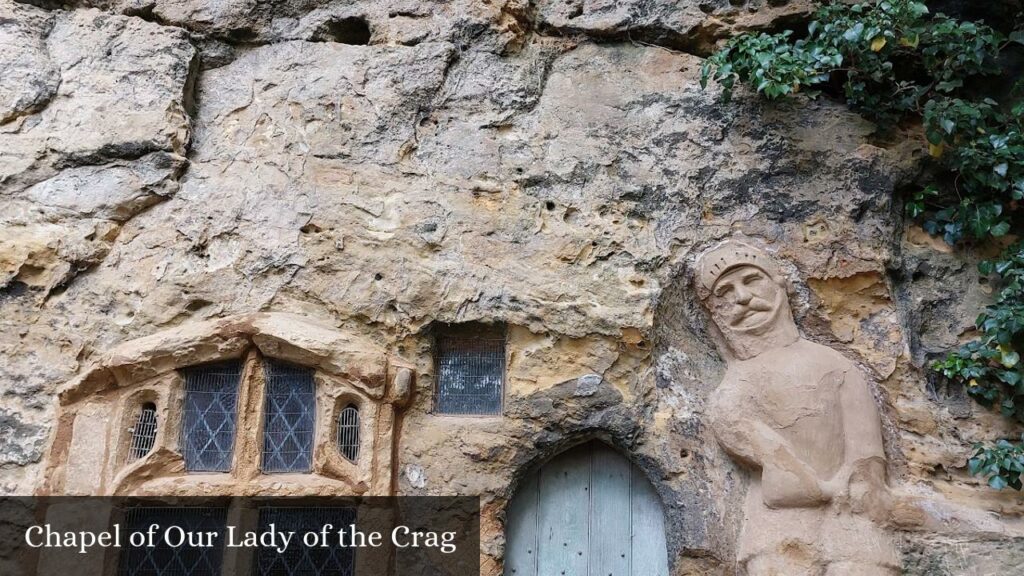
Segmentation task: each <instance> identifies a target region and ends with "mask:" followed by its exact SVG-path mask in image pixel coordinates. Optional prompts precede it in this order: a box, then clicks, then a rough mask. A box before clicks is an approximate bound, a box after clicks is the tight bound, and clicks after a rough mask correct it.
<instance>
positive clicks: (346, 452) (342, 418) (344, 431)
mask: <svg viewBox="0 0 1024 576" xmlns="http://www.w3.org/2000/svg"><path fill="white" fill-rule="evenodd" d="M338 451H339V452H341V455H342V456H344V457H345V459H346V460H348V461H350V462H355V461H356V460H358V459H359V408H358V407H357V406H356V405H355V404H349V405H348V406H345V407H344V408H343V409H342V410H341V412H339V413H338Z"/></svg>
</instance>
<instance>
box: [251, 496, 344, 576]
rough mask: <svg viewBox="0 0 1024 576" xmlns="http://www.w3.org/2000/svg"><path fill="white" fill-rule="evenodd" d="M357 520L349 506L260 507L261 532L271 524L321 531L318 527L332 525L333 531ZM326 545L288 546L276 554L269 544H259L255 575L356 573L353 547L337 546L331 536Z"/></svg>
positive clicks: (298, 530) (293, 529)
mask: <svg viewBox="0 0 1024 576" xmlns="http://www.w3.org/2000/svg"><path fill="white" fill-rule="evenodd" d="M355 521H356V513H355V510H353V509H352V508H342V507H324V508H313V507H303V508H299V507H274V506H267V507H263V508H260V520H259V524H260V530H259V531H260V532H266V531H268V530H269V529H270V525H271V524H273V525H274V528H275V529H276V530H277V531H279V532H288V531H290V532H295V533H296V534H305V533H306V532H320V530H321V527H322V526H324V525H326V524H331V525H332V526H333V527H334V528H333V530H334V531H335V532H336V531H337V530H340V529H343V528H344V529H345V530H348V529H349V526H350V525H352V524H354V523H355ZM330 542H331V545H329V546H324V547H320V546H314V547H308V546H302V545H298V546H296V545H292V546H289V547H288V548H287V549H286V550H285V551H284V553H282V554H278V552H277V550H275V549H274V548H272V547H261V548H259V549H258V551H257V553H256V562H254V563H253V575H254V576H306V575H312V574H316V575H317V576H352V575H353V574H355V564H356V555H355V548H353V547H347V546H346V547H343V546H339V545H338V540H337V539H336V538H332V539H330Z"/></svg>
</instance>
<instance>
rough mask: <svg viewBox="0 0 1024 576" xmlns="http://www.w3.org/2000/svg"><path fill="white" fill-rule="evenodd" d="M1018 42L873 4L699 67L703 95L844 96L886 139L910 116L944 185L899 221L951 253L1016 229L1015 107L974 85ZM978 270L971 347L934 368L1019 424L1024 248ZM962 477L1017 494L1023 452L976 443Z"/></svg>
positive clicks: (765, 37)
mask: <svg viewBox="0 0 1024 576" xmlns="http://www.w3.org/2000/svg"><path fill="white" fill-rule="evenodd" d="M1011 42H1017V43H1022V44H1024V32H1020V31H1018V32H1014V33H1013V34H1011V35H1010V36H1009V37H1008V38H1003V37H1002V36H1001V35H1000V34H999V33H998V32H996V31H995V30H993V29H992V28H990V27H988V26H985V25H983V24H977V23H974V22H959V21H957V20H954V19H952V18H949V17H947V16H944V15H942V14H935V15H932V14H929V12H928V8H927V7H926V6H925V4H924V3H923V2H917V1H913V0H880V1H875V2H866V3H861V4H855V5H852V6H851V5H847V4H843V3H840V2H831V3H828V4H826V5H823V6H822V7H820V8H819V9H818V10H817V12H815V15H814V18H813V20H812V21H811V23H810V24H809V26H808V27H807V34H806V36H804V37H802V38H796V37H795V35H794V34H793V33H792V32H789V31H786V32H781V33H778V34H764V33H758V34H744V35H741V36H737V37H736V38H733V39H732V40H730V41H729V42H728V43H727V44H726V45H725V46H724V47H723V48H722V49H721V50H720V51H718V52H716V53H715V54H714V55H712V56H711V57H710V58H708V59H707V60H705V62H704V66H703V68H702V70H701V86H702V87H706V86H707V82H708V80H714V81H715V82H717V83H718V84H720V85H721V86H722V97H723V99H724V100H726V101H728V100H729V99H731V97H732V95H733V92H734V90H735V88H736V84H737V82H739V83H742V84H746V85H748V86H750V87H752V88H754V89H755V90H756V91H757V92H758V93H760V94H761V95H763V96H764V97H766V98H768V99H770V100H774V99H778V98H785V97H792V96H793V95H795V94H798V93H799V94H803V95H805V96H807V97H811V98H814V97H816V96H817V95H818V94H820V91H821V90H822V89H831V90H833V91H836V90H839V89H841V90H842V93H843V95H844V96H845V98H846V101H847V104H848V105H849V106H850V107H851V108H853V109H854V110H857V111H858V112H860V113H861V114H862V115H864V116H865V117H867V118H869V119H870V120H872V121H874V122H876V123H877V124H878V126H879V128H880V129H881V130H883V131H886V130H890V129H891V128H893V127H894V126H895V124H896V122H898V121H900V120H902V119H905V118H908V117H918V118H920V120H921V123H922V126H923V128H924V137H925V139H926V140H927V143H928V149H929V152H930V153H931V155H932V156H933V157H934V158H936V159H937V161H938V162H939V163H940V165H941V166H942V167H943V168H944V169H945V170H946V174H947V175H948V176H949V177H948V178H944V179H943V181H942V182H941V183H939V182H937V183H934V184H932V185H929V186H926V187H925V188H923V189H921V190H919V191H917V192H915V193H913V194H912V195H911V197H910V198H908V199H907V202H906V211H907V215H908V216H909V217H911V218H913V219H916V220H919V221H921V222H922V224H923V226H924V227H925V229H926V230H927V231H928V232H929V233H931V234H933V235H941V236H942V237H943V238H944V239H945V240H946V242H948V243H949V244H956V243H958V242H960V241H962V240H965V239H976V240H983V239H987V238H997V237H1000V236H1004V235H1006V234H1008V233H1010V232H1011V230H1012V229H1014V227H1015V225H1017V224H1020V220H1021V218H1020V214H1019V213H1018V212H1017V211H1018V204H1019V203H1020V202H1021V200H1024V104H1018V105H1016V106H1006V107H1003V106H1000V104H999V103H997V102H996V101H994V100H992V99H989V98H984V99H976V98H973V97H972V90H971V88H972V83H973V84H976V82H972V81H973V80H975V79H977V78H980V77H983V76H991V75H997V74H1001V73H1002V72H1003V71H1002V70H1001V69H1000V66H999V65H998V60H997V58H998V56H999V54H1000V51H1001V50H1002V49H1003V48H1004V47H1005V46H1006V45H1008V44H1009V43H1011ZM979 269H980V272H981V273H982V274H983V275H986V276H993V277H995V279H997V280H998V282H999V285H1000V287H1001V288H1000V291H999V294H998V296H997V298H996V301H995V303H994V304H992V305H991V306H988V307H987V308H986V309H985V311H984V312H983V313H982V314H981V315H980V316H979V317H978V319H977V321H976V326H977V329H978V330H979V332H980V333H981V335H980V337H979V338H977V339H975V340H973V341H971V342H968V343H967V344H965V345H963V346H961V347H960V348H959V349H958V350H956V351H954V352H952V353H950V354H949V355H948V356H947V357H946V358H944V359H943V360H940V361H938V362H936V363H935V364H934V365H933V366H932V368H933V369H934V370H937V371H939V372H941V373H942V374H944V375H945V376H946V377H948V378H951V379H953V380H955V381H959V382H961V383H962V384H964V385H965V386H966V388H967V391H968V393H969V394H970V395H971V396H972V397H973V398H975V399H976V400H977V401H978V402H980V403H982V404H984V405H986V406H990V407H998V409H999V410H1000V411H1001V412H1002V413H1003V414H1004V415H1005V416H1007V417H1010V418H1013V419H1016V420H1017V421H1018V422H1021V423H1024V369H1022V364H1024V363H1022V361H1021V353H1022V351H1024V243H1019V244H1017V245H1015V246H1012V247H1010V248H1009V249H1007V251H1006V252H1005V253H1004V254H1003V255H1002V256H1001V257H1000V258H999V259H998V260H997V261H994V262H983V263H982V264H981V265H980V266H979ZM968 468H969V470H970V472H971V474H975V475H982V476H985V477H986V478H988V481H989V485H991V486H992V487H993V488H996V489H1002V488H1005V487H1012V488H1016V489H1018V490H1020V489H1021V475H1022V472H1024V444H1016V445H1015V444H1013V443H1011V442H1008V441H1006V440H1000V441H999V442H997V443H996V444H994V445H992V446H983V445H977V446H976V447H975V453H974V455H973V457H972V458H971V459H970V461H969V464H968Z"/></svg>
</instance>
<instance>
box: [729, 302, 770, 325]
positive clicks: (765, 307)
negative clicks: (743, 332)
mask: <svg viewBox="0 0 1024 576" xmlns="http://www.w3.org/2000/svg"><path fill="white" fill-rule="evenodd" d="M737 306H738V307H740V308H742V311H741V312H740V313H739V314H737V315H736V317H735V318H734V320H733V324H738V323H740V322H742V321H744V320H746V319H747V318H749V317H750V316H752V315H753V314H755V313H757V312H770V311H771V309H772V305H771V303H769V302H765V301H764V300H761V299H760V298H751V299H750V302H747V303H746V304H737Z"/></svg>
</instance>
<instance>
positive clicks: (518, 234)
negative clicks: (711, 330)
mask: <svg viewBox="0 0 1024 576" xmlns="http://www.w3.org/2000/svg"><path fill="white" fill-rule="evenodd" d="M34 4H40V5H42V6H43V7H38V6H34V5H29V4H22V3H15V2H12V1H11V0H0V73H2V75H3V78H4V81H3V82H2V85H0V307H2V314H0V357H2V358H3V361H2V362H0V381H2V382H3V383H4V387H3V396H2V400H0V474H2V484H0V485H2V487H3V490H4V491H5V492H8V493H31V492H33V491H35V490H37V489H38V488H39V487H40V486H41V485H42V484H43V481H44V478H43V476H44V474H43V471H44V470H45V469H46V464H47V462H46V460H47V459H46V458H44V454H46V453H47V447H48V446H49V445H50V444H51V443H52V435H53V434H54V431H55V420H54V419H55V418H56V415H57V412H58V407H57V406H56V405H55V404H56V402H55V400H54V398H55V395H56V393H57V390H58V389H59V388H60V387H61V386H62V385H64V384H65V383H67V382H70V381H72V380H74V379H75V378H76V377H79V376H80V375H81V374H84V373H88V372H89V371H90V370H91V369H92V367H95V366H97V365H100V364H102V363H103V362H104V360H103V358H105V357H106V356H105V355H106V354H107V353H108V352H109V351H110V350H113V349H115V348H116V347H117V346H119V345H123V343H124V342H126V341H130V340H135V339H138V338H144V337H151V336H153V335H154V334H158V333H161V334H163V333H165V331H167V330H172V331H177V330H182V331H186V332H187V331H188V330H190V329H192V328H191V327H192V326H194V325H197V323H200V322H203V321H209V320H212V319H222V318H227V317H234V316H237V315H247V314H252V313H257V312H272V313H291V314H297V315H301V316H303V317H305V318H308V319H311V320H315V322H317V323H320V324H326V325H329V326H330V327H331V329H332V330H335V331H338V332H341V333H345V334H351V335H353V338H355V339H356V340H360V341H361V340H366V341H371V342H373V343H374V345H375V346H379V347H380V348H381V349H383V350H385V351H386V353H387V354H389V355H391V356H393V357H395V358H399V359H401V360H402V362H403V363H404V364H405V365H408V366H410V367H412V368H413V372H414V374H415V378H413V379H411V380H410V382H411V383H413V385H414V390H413V396H412V400H411V402H410V404H409V405H408V406H407V407H405V408H404V410H405V412H404V413H403V416H402V420H401V422H400V426H401V429H402V430H405V431H410V430H414V431H415V434H411V433H405V434H399V441H398V443H397V447H396V455H395V459H396V461H397V466H398V471H399V472H398V474H396V476H397V479H396V480H395V490H396V491H397V492H398V493H400V494H452V493H460V494H463V493H464V494H482V501H483V507H484V508H483V509H484V519H483V536H484V541H483V557H484V566H485V569H484V570H485V573H486V574H499V573H501V561H502V556H503V554H504V529H505V526H504V522H505V517H504V510H505V505H506V503H507V502H508V500H509V498H510V497H511V496H512V494H513V493H514V491H515V487H516V483H517V482H518V481H519V479H520V478H523V477H524V476H526V475H527V474H528V472H529V470H530V469H531V468H532V467H534V466H536V465H538V464H541V463H543V462H545V461H546V460H548V459H549V458H551V457H553V456H555V455H556V454H558V453H560V452H562V451H564V450H565V449H566V448H568V447H570V446H572V445H575V444H578V443H580V442H582V441H585V440H589V439H592V438H594V437H597V438H600V439H602V440H604V441H606V442H609V443H611V444H613V445H614V446H616V447H617V448H618V449H620V450H622V451H623V452H625V453H626V454H628V455H629V456H630V458H631V460H632V461H634V462H635V463H637V465H638V466H640V468H642V469H643V470H644V471H645V472H646V473H647V474H648V476H649V477H650V479H651V481H652V483H653V485H654V486H655V488H656V489H657V491H658V492H659V495H660V496H661V499H662V501H663V504H664V508H665V515H666V530H667V532H668V546H669V558H670V564H671V566H672V571H673V574H676V575H681V574H716V573H717V574H732V573H733V572H732V571H733V569H734V568H733V567H734V559H735V545H736V537H737V534H738V530H739V523H740V520H741V513H740V509H741V507H742V502H743V498H744V494H745V490H746V486H747V476H746V473H745V472H744V471H743V470H741V469H740V468H737V467H736V466H735V465H734V464H733V463H732V462H731V461H730V459H729V458H728V457H727V456H726V454H725V453H724V452H723V451H722V450H721V449H720V448H718V447H717V445H716V443H715V442H714V440H713V436H712V434H711V431H710V428H709V423H708V420H707V410H708V408H707V405H708V401H709V398H710V395H711V393H712V391H713V390H714V389H715V387H716V386H717V385H718V383H719V382H720V381H721V379H722V374H723V371H724V363H723V361H722V359H721V358H720V357H719V356H718V354H717V353H716V352H715V351H714V346H713V345H712V342H711V339H710V337H709V336H708V320H707V318H706V316H705V314H704V313H703V312H702V311H701V309H700V307H699V306H698V305H697V298H696V295H695V293H694V290H693V287H692V284H691V283H690V279H689V274H690V270H691V269H692V263H693V260H694V258H695V257H696V255H697V254H699V253H700V252H701V251H702V250H703V249H704V248H706V247H708V246H710V245H712V244H713V243H715V242H717V241H718V240H721V239H723V238H727V237H730V236H733V235H736V234H738V233H742V234H744V235H746V236H750V237H754V238H757V239H758V240H759V241H761V242H763V243H764V244H765V245H766V246H768V247H769V248H770V249H771V250H772V251H773V252H774V253H775V255H776V256H777V257H778V258H779V260H780V262H782V263H783V264H782V265H783V268H784V269H783V272H784V273H785V274H786V275H787V276H788V277H789V279H790V280H791V281H792V282H793V283H794V287H795V294H794V298H793V308H794V315H795V318H796V322H797V325H798V327H799V328H800V330H801V331H802V333H803V334H804V336H805V337H806V338H807V339H808V340H811V341H814V342H817V343H819V344H823V345H827V346H829V347H831V348H834V349H835V350H837V351H838V353H840V354H842V355H843V356H845V357H846V358H847V359H848V360H849V361H850V362H854V363H856V364H858V365H860V366H861V367H862V368H864V369H865V373H866V374H867V375H868V377H869V378H868V379H869V380H870V383H869V384H870V387H871V389H872V391H873V393H874V396H875V400H876V401H877V403H878V406H879V409H880V411H881V414H882V420H883V428H884V439H885V447H886V455H887V459H888V462H889V476H890V484H893V485H897V486H899V487H901V489H903V490H904V491H905V492H906V493H907V494H909V495H910V496H908V498H907V499H906V502H905V506H904V507H903V508H901V509H899V510H898V513H897V514H896V516H894V518H892V519H891V520H892V522H893V525H894V526H895V527H896V528H898V529H899V530H900V534H901V535H900V547H901V551H902V553H903V556H904V560H903V561H904V565H905V566H904V567H905V569H906V570H907V573H921V574H931V573H932V572H929V570H930V569H931V568H929V566H933V565H934V566H938V565H941V566H943V567H944V568H942V569H943V570H946V571H947V572H946V573H949V574H967V573H975V572H977V569H975V568H979V569H984V570H997V569H999V567H1000V566H1005V567H1010V566H1013V565H1014V564H1013V562H1015V560H1013V558H1015V556H1014V555H1015V554H1016V556H1019V553H1018V551H1019V547H1020V544H1019V542H1020V541H1019V540H1014V539H1013V537H1014V534H1016V532H1015V530H1019V529H1016V528H1014V525H1015V522H1014V521H1011V520H1009V519H1010V518H1019V516H1020V514H1021V513H1022V511H1024V508H1022V506H1021V504H1020V500H1019V499H1016V498H1015V496H1014V495H1012V494H1005V493H995V492H992V491H990V490H988V489H987V488H985V487H984V486H981V485H979V483H978V482H977V481H976V480H974V479H971V478H969V477H968V476H967V475H966V474H965V472H964V470H963V466H964V463H965V460H966V458H967V456H968V454H969V452H970V445H971V443H972V442H975V441H979V440H983V439H989V438H993V437H997V436H1002V435H1007V436H1008V435H1011V434H1012V433H1014V430H1013V429H1012V427H1011V426H1010V425H1009V424H1008V423H1006V422H1005V421H1003V420H1001V419H1000V418H999V417H998V416H996V415H993V414H990V413H988V412H987V411H985V410H984V409H982V408H980V407H978V406H976V405H974V404H972V403H971V402H970V401H968V400H967V399H965V398H964V395H963V393H962V392H960V391H956V390H950V389H946V388H945V387H943V386H940V385H938V384H937V383H934V382H931V381H930V380H929V378H928V374H927V371H926V370H924V369H923V368H922V366H923V364H924V362H925V361H926V360H927V359H928V358H930V357H933V356H934V355H935V354H937V353H940V352H941V351H942V350H944V349H946V348H948V347H949V346H951V345H953V344H954V343H955V342H956V341H957V340H958V338H960V336H961V335H962V332H963V331H964V330H965V329H967V328H968V327H969V326H968V325H969V324H970V321H971V320H972V319H973V318H974V316H975V315H976V312H977V311H978V309H979V308H980V307H982V306H983V305H984V303H985V302H986V298H987V296H986V294H985V293H984V292H983V291H982V290H981V288H980V287H979V286H978V283H977V279H976V278H975V277H974V276H973V275H972V270H973V268H974V267H973V262H974V261H975V260H976V259H977V257H979V256H981V255H979V254H965V253H959V252H958V253H950V252H948V251H947V250H945V248H944V247H943V246H941V245H940V244H937V243H935V242H934V241H933V240H931V239H929V238H927V236H926V235H923V233H922V232H921V231H919V230H915V229H912V228H910V227H907V226H905V225H904V223H903V222H902V219H901V215H900V214H901V208H900V206H899V201H898V196H896V195H894V193H895V192H896V191H898V190H899V189H901V188H902V187H904V186H907V185H910V184H911V183H912V182H913V179H914V178H915V177H916V175H917V174H918V172H919V170H920V168H921V164H922V161H923V160H922V159H923V158H924V157H925V156H926V154H923V153H922V150H921V148H920V144H919V143H918V141H917V139H916V138H914V137H911V138H907V139H905V140H900V142H902V143H900V144H891V143H887V142H881V141H879V140H878V139H877V138H875V137H874V135H873V131H874V127H873V126H871V125H870V124H868V123H866V122H865V121H863V120H862V119H860V118H859V117H858V116H856V115H854V114H852V113H850V112H848V111H847V110H846V109H845V108H844V107H843V106H842V105H841V104H838V103H834V102H830V101H828V100H821V101H816V102H796V103H777V104H765V103H763V102H760V101H758V100H757V99H756V98H753V97H749V96H744V95H740V96H739V97H738V99H737V101H736V102H735V103H733V104H731V105H729V106H723V105H721V104H720V103H719V102H718V99H717V96H718V95H717V93H716V91H715V90H714V89H709V90H708V91H702V90H701V89H700V87H699V85H698V76H699V68H700V65H701V55H703V54H706V53H707V51H708V50H709V49H710V47H711V46H712V44H713V42H714V41H715V39H717V38H719V37H722V36H725V35H728V34H730V33H732V32H734V31H736V30H743V29H749V28H757V27H770V28H775V27H779V26H783V25H787V24H788V23H790V22H792V21H793V19H794V18H798V17H799V16H800V15H801V14H802V13H804V12H805V11H806V10H807V6H806V5H804V4H803V3H800V2H790V3H787V2H779V3H776V2H768V3H767V4H763V3H760V2H751V3H749V5H748V4H744V5H743V6H738V5H737V3H735V2H731V3H726V2H724V1H721V2H718V1H710V2H696V1H693V2H657V1H655V2H591V1H586V2H559V1H553V0H552V1H546V0H545V1H541V2H536V3H527V2H522V1H518V0H511V1H501V0H498V1H495V2H471V1H468V0H467V1H465V2H463V1H458V2H430V1H387V2H371V1H366V2H329V3H323V2H307V1H304V0H291V1H289V2H274V3H268V2H246V1H234V0H232V1H229V2H207V1H203V0H172V1H167V0H146V1H145V2H142V1H136V0H110V1H107V0H97V1H95V2H78V3H72V4H73V5H71V6H67V7H64V8H60V9H49V8H48V7H47V6H46V5H47V4H48V3H46V2H34ZM740 4H743V3H740ZM762 4H763V5H762ZM473 321H478V322H483V323H488V324H499V323H500V324H505V325H506V326H507V336H506V346H507V365H506V380H505V398H504V409H503V416H502V417H494V418H460V417H447V416H440V415H437V414H433V413H432V406H433V401H432V399H433V384H434V382H435V380H436V374H435V372H436V368H435V365H434V361H433V359H432V353H433V334H434V332H435V329H436V328H437V327H438V326H439V325H440V324H442V323H465V322H473ZM299 336H300V335H290V336H289V338H298V337H299ZM987 511H992V512H996V513H999V514H1002V515H1004V517H1006V518H1007V521H1005V522H1004V521H1000V520H994V519H992V518H991V517H989V515H988V514H987ZM1017 523H1019V522H1017ZM953 531H958V532H959V533H958V534H951V532H953ZM1002 551H1006V553H1005V554H1004V553H1003V552H1002ZM1004 559H1005V561H1004ZM1000 563H1002V564H1000ZM914 570H917V572H914Z"/></svg>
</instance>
